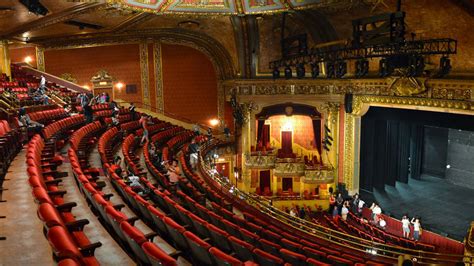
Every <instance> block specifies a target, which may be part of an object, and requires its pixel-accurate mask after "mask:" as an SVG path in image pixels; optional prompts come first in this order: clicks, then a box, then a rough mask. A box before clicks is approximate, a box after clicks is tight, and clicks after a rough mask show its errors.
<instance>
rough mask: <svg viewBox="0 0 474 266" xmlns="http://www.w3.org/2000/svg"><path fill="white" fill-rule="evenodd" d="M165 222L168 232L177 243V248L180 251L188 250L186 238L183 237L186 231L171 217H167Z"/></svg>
mask: <svg viewBox="0 0 474 266" xmlns="http://www.w3.org/2000/svg"><path fill="white" fill-rule="evenodd" d="M163 221H164V222H165V226H166V230H167V231H168V234H169V236H170V237H171V239H172V240H173V242H174V243H175V246H177V247H178V249H181V250H186V249H187V248H188V244H187V241H186V238H185V237H184V236H183V233H184V231H186V229H185V228H184V227H182V226H181V225H179V224H177V223H176V222H175V221H173V219H171V218H169V217H165V218H164V219H163Z"/></svg>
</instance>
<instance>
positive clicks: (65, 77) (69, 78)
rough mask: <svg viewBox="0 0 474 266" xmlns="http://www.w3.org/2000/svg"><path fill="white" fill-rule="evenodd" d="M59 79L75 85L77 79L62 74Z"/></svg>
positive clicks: (68, 74) (67, 74) (69, 74)
mask: <svg viewBox="0 0 474 266" xmlns="http://www.w3.org/2000/svg"><path fill="white" fill-rule="evenodd" d="M59 77H60V78H62V79H64V80H67V81H69V82H72V83H77V79H76V78H75V77H74V76H73V75H72V74H71V73H63V74H61V75H60V76H59Z"/></svg>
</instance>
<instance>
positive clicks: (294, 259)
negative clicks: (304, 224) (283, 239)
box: [280, 248, 306, 266]
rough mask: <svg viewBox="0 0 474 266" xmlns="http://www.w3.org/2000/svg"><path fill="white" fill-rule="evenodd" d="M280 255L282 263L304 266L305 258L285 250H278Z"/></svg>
mask: <svg viewBox="0 0 474 266" xmlns="http://www.w3.org/2000/svg"><path fill="white" fill-rule="evenodd" d="M280 255H281V257H282V258H283V260H284V261H286V262H289V263H291V265H292V266H303V265H306V257H305V256H303V255H301V254H299V253H296V252H293V251H291V250H287V249H284V248H282V249H280Z"/></svg>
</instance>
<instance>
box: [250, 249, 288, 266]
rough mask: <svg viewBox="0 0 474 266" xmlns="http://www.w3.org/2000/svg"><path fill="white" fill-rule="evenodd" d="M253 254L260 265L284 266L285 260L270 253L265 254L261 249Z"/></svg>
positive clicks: (255, 250)
mask: <svg viewBox="0 0 474 266" xmlns="http://www.w3.org/2000/svg"><path fill="white" fill-rule="evenodd" d="M253 254H254V257H255V260H256V261H257V263H258V264H261V265H265V266H280V265H282V264H283V260H282V259H281V258H279V257H277V256H274V255H272V254H270V253H268V252H265V251H263V250H261V249H258V248H256V249H254V251H253Z"/></svg>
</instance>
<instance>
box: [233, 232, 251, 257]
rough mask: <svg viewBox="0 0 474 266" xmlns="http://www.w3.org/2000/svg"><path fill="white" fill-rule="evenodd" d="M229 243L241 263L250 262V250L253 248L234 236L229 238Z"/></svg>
mask: <svg viewBox="0 0 474 266" xmlns="http://www.w3.org/2000/svg"><path fill="white" fill-rule="evenodd" d="M229 243H230V245H231V246H232V249H233V250H234V252H235V256H236V257H237V258H239V259H240V260H242V261H248V260H252V257H253V255H252V250H254V246H252V245H251V244H249V243H247V242H245V241H242V240H240V239H238V238H236V237H234V236H230V237H229Z"/></svg>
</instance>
